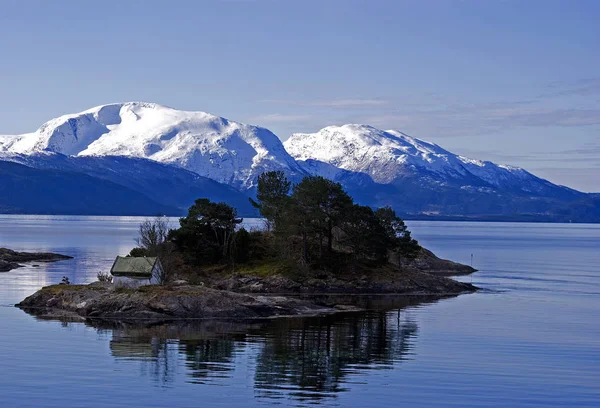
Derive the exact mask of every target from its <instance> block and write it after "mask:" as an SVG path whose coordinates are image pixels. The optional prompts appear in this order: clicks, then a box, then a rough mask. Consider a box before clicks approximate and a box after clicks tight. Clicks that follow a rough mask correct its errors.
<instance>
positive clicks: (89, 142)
mask: <svg viewBox="0 0 600 408" xmlns="http://www.w3.org/2000/svg"><path fill="white" fill-rule="evenodd" d="M0 150H5V151H8V152H10V153H21V154H32V153H37V152H43V151H46V152H55V153H61V154H64V155H68V156H90V155H93V156H106V155H112V156H130V157H142V158H147V159H150V160H155V161H158V162H162V163H167V164H173V165H176V166H179V167H183V168H185V169H188V170H190V171H193V172H195V173H198V174H200V175H202V176H206V177H209V178H212V179H214V180H217V181H219V182H223V183H227V184H231V185H234V186H236V187H239V188H242V189H245V188H250V187H252V186H253V185H254V182H255V179H256V177H257V176H258V175H259V174H260V173H262V172H263V171H268V170H274V169H278V170H279V169H283V170H284V171H287V172H288V173H292V174H295V173H302V172H303V170H302V169H301V168H300V167H299V166H298V164H297V163H296V162H295V160H294V159H293V158H292V157H290V156H289V154H288V153H287V152H286V151H285V148H284V147H283V145H282V144H281V141H280V140H279V138H277V136H275V135H274V134H273V133H271V132H270V131H269V130H267V129H264V128H261V127H257V126H251V125H246V124H242V123H238V122H234V121H229V120H227V119H225V118H222V117H219V116H215V115H212V114H210V113H206V112H189V111H180V110H176V109H173V108H169V107H166V106H162V105H158V104H154V103H145V102H127V103H115V104H109V105H101V106H97V107H95V108H92V109H89V110H86V111H83V112H80V113H76V114H69V115H63V116H60V117H58V118H56V119H52V120H50V121H48V122H46V123H44V124H43V125H42V126H41V127H40V128H39V129H38V130H37V131H36V132H34V133H30V134H26V135H20V136H15V137H12V138H10V137H6V136H5V137H2V138H0Z"/></svg>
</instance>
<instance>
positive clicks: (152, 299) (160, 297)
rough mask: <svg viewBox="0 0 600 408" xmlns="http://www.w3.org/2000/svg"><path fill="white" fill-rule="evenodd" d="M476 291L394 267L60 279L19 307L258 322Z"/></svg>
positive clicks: (52, 312) (48, 313) (54, 313)
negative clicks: (131, 283) (382, 300)
mask: <svg viewBox="0 0 600 408" xmlns="http://www.w3.org/2000/svg"><path fill="white" fill-rule="evenodd" d="M476 290H477V288H476V287H475V286H473V285H471V284H468V283H462V282H457V281H455V280H452V279H450V278H446V277H440V276H435V275H433V274H429V273H425V272H420V271H417V270H413V269H400V268H398V267H391V266H390V267H387V268H385V269H378V270H376V271H375V272H374V273H373V274H372V275H370V276H360V277H351V278H348V277H346V278H344V277H339V278H332V277H326V276H323V277H320V278H317V277H314V278H310V279H306V280H304V281H301V282H300V281H295V280H293V279H290V278H289V277H285V276H282V275H273V276H269V277H264V278H261V277H257V276H247V275H237V274H235V275H231V276H229V277H227V278H224V279H222V280H220V281H216V282H213V283H211V284H209V285H207V286H203V285H189V284H187V283H180V284H173V285H165V286H160V285H149V286H142V287H140V288H137V289H126V288H117V287H115V286H114V285H112V284H110V283H100V282H95V283H92V284H89V285H64V284H61V285H53V286H47V287H44V288H42V289H40V290H39V291H38V292H36V293H34V294H33V295H31V296H29V297H27V298H26V299H25V300H23V301H22V302H21V303H19V304H17V305H16V306H17V307H19V308H21V309H23V310H24V311H26V312H28V313H30V314H32V315H34V316H38V317H42V318H59V319H60V318H63V319H69V320H74V319H75V320H77V319H79V320H85V319H93V318H100V319H117V320H131V319H134V320H135V319H146V320H157V321H160V320H165V319H209V318H235V319H252V318H266V317H278V316H308V315H317V314H330V313H336V312H340V311H348V310H359V309H358V308H357V307H356V304H355V302H353V300H352V299H353V295H361V294H370V295H373V294H388V295H410V296H415V295H419V296H438V297H448V296H456V295H459V294H462V293H469V292H474V291H476ZM331 294H339V295H346V296H344V298H345V299H346V300H345V301H343V302H341V303H339V304H332V303H331V301H327V302H324V301H323V298H324V295H331ZM354 297H355V296H354Z"/></svg>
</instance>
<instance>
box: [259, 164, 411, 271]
mask: <svg viewBox="0 0 600 408" xmlns="http://www.w3.org/2000/svg"><path fill="white" fill-rule="evenodd" d="M252 204H253V205H254V206H255V207H256V208H258V210H259V211H260V214H261V216H263V217H264V218H265V219H266V220H267V226H268V229H269V230H270V231H271V232H272V233H273V235H274V236H275V237H276V238H277V239H278V240H279V241H280V242H283V243H287V244H288V245H287V247H288V248H287V249H288V250H287V251H284V252H286V253H287V254H288V255H289V256H292V257H294V258H296V259H298V260H300V261H301V262H303V263H314V262H318V261H323V260H326V259H328V258H329V259H330V258H332V255H333V254H334V253H343V254H349V255H351V256H352V257H354V258H356V259H366V260H371V261H376V262H385V261H387V260H388V256H389V254H390V253H399V254H400V255H401V256H404V257H414V256H415V255H416V254H417V252H418V251H419V249H420V246H419V244H418V243H417V241H416V240H414V239H412V237H411V235H410V231H408V229H407V228H406V225H405V224H404V222H403V221H402V220H401V219H400V218H399V217H398V216H397V215H396V213H395V211H394V210H393V209H392V208H390V207H384V208H379V209H377V210H373V209H372V208H371V207H368V206H363V205H359V204H356V203H355V202H354V201H353V200H352V197H350V196H349V195H348V193H346V191H344V189H343V188H342V186H341V184H339V183H335V182H333V181H331V180H328V179H326V178H324V177H320V176H309V177H305V178H304V179H303V180H302V181H301V182H300V183H298V184H296V185H294V186H292V184H291V182H290V181H289V180H288V179H287V178H286V176H285V174H284V173H283V172H281V171H272V172H268V173H263V174H262V175H261V176H260V177H259V179H258V188H257V195H256V201H254V200H252ZM295 242H298V245H296V246H294V245H293V244H294V243H295ZM294 250H295V251H294Z"/></svg>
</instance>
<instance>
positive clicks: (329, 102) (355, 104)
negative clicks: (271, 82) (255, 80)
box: [258, 98, 390, 108]
mask: <svg viewBox="0 0 600 408" xmlns="http://www.w3.org/2000/svg"><path fill="white" fill-rule="evenodd" d="M258 102H260V103H270V104H281V105H295V106H305V107H306V106H309V107H327V108H360V107H369V106H384V105H388V104H389V103H390V101H388V100H385V99H363V98H351V99H326V100H314V101H296V100H291V99H262V100H260V101H258Z"/></svg>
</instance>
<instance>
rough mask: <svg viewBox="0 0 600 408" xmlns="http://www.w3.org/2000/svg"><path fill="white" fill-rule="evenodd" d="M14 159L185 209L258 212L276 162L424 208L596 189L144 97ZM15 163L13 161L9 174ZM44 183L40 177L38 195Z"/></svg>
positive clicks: (528, 201)
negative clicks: (287, 132) (207, 205)
mask: <svg viewBox="0 0 600 408" xmlns="http://www.w3.org/2000/svg"><path fill="white" fill-rule="evenodd" d="M284 146H285V147H284ZM2 161H12V162H16V163H20V164H22V165H25V166H27V167H29V168H34V169H37V170H43V171H47V172H49V173H48V174H49V175H50V176H52V177H53V178H51V180H54V179H56V177H63V176H64V174H63V173H64V172H68V173H70V174H80V173H83V174H85V175H87V176H89V177H92V178H94V180H96V181H94V180H89V179H85V180H83V179H82V183H84V182H85V183H87V184H85V185H86V186H88V187H86V188H87V189H88V190H89V191H92V190H93V189H92V188H91V187H89V186H91V185H92V184H94V183H96V184H97V185H104V184H101V183H99V181H102V182H110V183H114V184H115V185H119V186H122V187H125V188H126V189H129V190H131V191H133V192H135V193H141V194H142V195H144V196H145V197H146V198H147V199H149V200H150V201H151V202H148V203H147V204H146V206H151V205H155V204H160V205H163V206H168V207H169V208H171V209H172V208H177V209H178V211H179V210H181V211H184V209H185V208H186V207H187V206H189V205H191V203H192V202H193V200H194V199H195V198H198V197H208V198H211V199H214V200H218V201H221V200H222V201H227V202H229V203H231V204H233V205H235V206H236V207H237V208H238V209H239V210H240V211H242V212H243V213H244V214H250V213H251V212H252V211H253V209H252V208H248V200H247V195H248V194H250V195H252V194H253V192H254V187H255V186H256V179H257V177H258V176H259V175H260V174H261V173H263V172H265V171H270V170H283V171H284V172H285V173H286V174H287V175H288V177H290V178H291V179H292V180H293V181H298V180H299V179H300V178H301V177H302V176H304V175H307V174H313V175H320V176H324V177H326V178H329V179H333V180H335V181H338V182H340V183H341V184H342V185H343V186H344V187H345V188H346V189H347V190H348V192H349V193H350V194H351V195H352V196H353V197H354V198H355V199H356V200H357V201H358V202H360V203H362V204H365V205H370V206H373V207H381V206H384V205H390V206H392V207H393V208H394V209H396V210H397V211H399V212H400V213H402V214H408V215H410V216H413V217H421V216H424V217H425V216H436V217H437V216H441V217H466V218H470V217H472V218H478V219H527V220H541V219H544V220H563V221H564V220H567V221H568V220H572V219H573V213H574V210H572V209H570V207H568V206H569V205H571V203H578V202H583V203H584V204H582V205H587V204H585V203H587V201H585V200H586V199H587V195H586V194H584V193H580V192H578V191H575V190H572V189H569V188H567V187H563V186H557V185H555V184H552V183H550V182H549V181H546V180H543V179H540V178H538V177H536V176H534V175H533V174H531V173H529V172H527V171H525V170H523V169H521V168H517V167H512V166H504V165H498V164H494V163H491V162H487V161H479V160H472V159H468V158H466V157H463V156H460V155H456V154H454V153H451V152H449V151H447V150H445V149H443V148H442V147H440V146H438V145H436V144H434V143H429V142H425V141H422V140H419V139H416V138H414V137H410V136H408V135H406V134H404V133H401V132H398V131H395V130H387V131H384V130H380V129H376V128H374V127H371V126H366V125H344V126H329V127H326V128H324V129H322V130H320V131H318V132H316V133H312V134H302V133H296V134H293V135H292V136H291V137H290V138H289V139H288V140H287V141H286V142H285V144H283V143H281V141H280V140H279V138H278V137H277V136H275V135H274V134H273V133H272V132H270V131H269V130H267V129H265V128H261V127H257V126H251V125H246V124H242V123H238V122H234V121H230V120H227V119H224V118H221V117H218V116H214V115H211V114H208V113H204V112H186V111H179V110H175V109H171V108H168V107H165V106H161V105H157V104H152V103H141V102H129V103H120V104H111V105H103V106H98V107H96V108H92V109H90V110H87V111H84V112H81V113H77V114H71V115H64V116H61V117H59V118H56V119H53V120H50V121H49V122H46V123H45V124H44V125H42V126H41V127H40V128H39V129H38V130H37V131H35V132H33V133H28V134H24V135H19V136H0V163H2ZM14 168H16V167H14V166H6V169H8V170H6V174H7V177H8V176H10V174H8V173H9V172H10V171H11V170H10V169H14ZM15 171H16V172H17V170H15ZM57 171H58V172H63V173H60V175H57V173H56V172H57ZM18 173H19V174H18V175H16V176H15V177H14V179H15V180H17V179H19V177H22V176H21V175H22V174H30V175H31V177H35V178H36V180H37V179H39V180H46V179H48V178H47V177H45V175H44V174H42V173H39V172H31V171H29V172H28V170H27V171H26V170H23V169H21V170H19V171H18ZM208 179H211V180H208ZM7 180H8V178H7ZM97 180H99V181H97ZM36 183H37V182H35V183H30V184H31V188H32V189H33V190H31V194H33V195H35V186H37V185H38V184H39V183H38V184H36ZM55 184H56V183H55ZM96 184H94V185H96ZM82 185H84V184H82ZM15 186H16V184H15ZM232 187H233V188H232ZM129 190H123V191H122V194H123V196H126V195H127V194H131V193H130V192H129ZM73 199H77V192H76V191H74V192H73ZM25 201H27V200H25ZM92 201H93V200H92ZM152 203H154V204H152ZM0 204H2V203H0ZM5 204H7V205H8V204H10V203H5ZM10 205H13V206H14V203H13V204H10ZM0 207H1V206H0ZM580 207H581V206H580ZM580 207H577V208H580ZM586 208H587V207H586ZM48 211H50V210H48ZM52 211H54V210H52ZM165 211H166V210H165ZM171 211H172V210H171ZM594 211H596V210H593V211H591V213H592V215H593V216H594V217H597V218H593V217H592V216H589V214H588V215H586V217H587V218H586V217H584V218H582V219H581V220H595V219H600V214H596V212H594ZM0 212H1V208H0ZM588 212H589V211H588ZM586 214H587V213H586ZM594 214H595V215H594ZM507 217H508V218H507ZM511 217H512V218H511ZM567 217H568V218H567ZM590 217H591V218H590ZM575 219H577V218H575Z"/></svg>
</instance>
